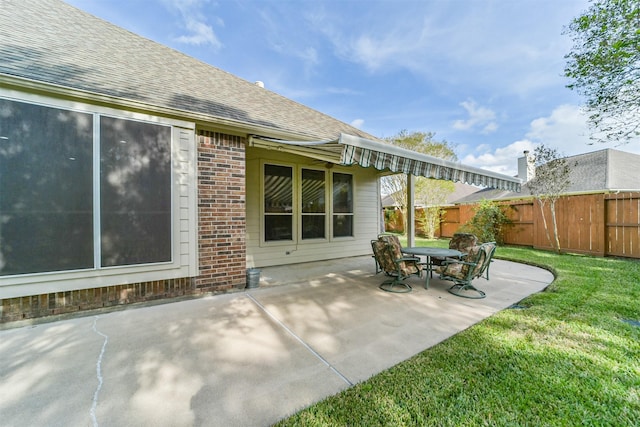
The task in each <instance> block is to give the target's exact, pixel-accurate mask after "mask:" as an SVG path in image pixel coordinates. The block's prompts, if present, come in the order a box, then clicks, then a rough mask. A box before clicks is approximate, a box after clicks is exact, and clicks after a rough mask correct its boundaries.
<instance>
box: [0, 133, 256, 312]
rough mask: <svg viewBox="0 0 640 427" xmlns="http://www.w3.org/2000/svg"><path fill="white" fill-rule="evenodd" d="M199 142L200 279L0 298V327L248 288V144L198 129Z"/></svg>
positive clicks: (240, 139) (172, 280) (160, 281)
mask: <svg viewBox="0 0 640 427" xmlns="http://www.w3.org/2000/svg"><path fill="white" fill-rule="evenodd" d="M196 144H197V147H198V219H199V224H198V252H199V276H198V277H187V278H181V279H170V280H159V281H154V282H146V283H134V284H126V285H117V286H107V287H103V288H95V289H83V290H77V291H69V292H56V293H49V294H44V295H33V296H27V297H20V298H9V299H4V300H0V323H5V322H12V321H16V320H24V319H31V318H36V317H44V316H51V315H59V314H66V313H73V312H79V311H83V310H91V309H96V308H104V307H112V306H117V305H123V304H131V303H135V302H144V301H153V300H159V299H163V298H175V297H179V296H186V295H198V294H203V293H210V292H227V291H230V290H233V289H242V288H244V287H245V284H246V244H245V233H246V212H245V200H246V199H245V194H246V193H245V191H246V188H245V140H244V139H243V138H241V137H236V136H229V135H224V134H220V133H215V132H208V131H200V132H199V134H198V135H197V136H196Z"/></svg>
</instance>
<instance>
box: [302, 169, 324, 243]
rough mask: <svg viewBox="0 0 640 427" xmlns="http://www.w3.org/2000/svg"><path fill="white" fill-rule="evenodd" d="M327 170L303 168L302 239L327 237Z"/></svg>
mask: <svg viewBox="0 0 640 427" xmlns="http://www.w3.org/2000/svg"><path fill="white" fill-rule="evenodd" d="M326 191H327V190H326V186H325V172H324V171H321V170H312V169H302V197H301V201H302V209H301V211H302V239H303V240H305V239H324V238H326V233H325V224H326V211H325V209H326V207H325V205H326V204H325V202H324V201H325V193H326Z"/></svg>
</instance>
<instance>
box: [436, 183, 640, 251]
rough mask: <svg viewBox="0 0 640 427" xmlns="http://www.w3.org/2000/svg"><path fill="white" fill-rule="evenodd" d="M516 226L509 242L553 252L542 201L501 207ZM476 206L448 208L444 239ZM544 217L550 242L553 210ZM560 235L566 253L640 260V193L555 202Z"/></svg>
mask: <svg viewBox="0 0 640 427" xmlns="http://www.w3.org/2000/svg"><path fill="white" fill-rule="evenodd" d="M501 204H502V205H503V206H505V213H506V214H507V216H508V217H509V219H510V220H511V221H512V224H511V225H509V226H508V227H507V231H506V233H505V235H504V242H505V243H506V244H510V245H522V246H532V247H534V248H537V249H547V250H551V249H552V246H551V245H550V244H549V240H548V239H547V235H546V232H545V227H544V222H543V219H542V214H541V211H540V205H539V203H538V201H535V200H533V199H527V200H511V201H508V202H501ZM475 206H476V205H457V206H450V207H445V208H443V209H444V210H445V214H444V217H443V222H442V223H441V226H440V236H441V237H451V236H453V233H455V232H456V231H457V230H458V228H459V227H460V226H462V225H463V224H465V223H467V222H468V221H469V220H470V219H471V218H472V217H473V215H474V214H475ZM545 206H546V211H545V215H546V218H547V225H548V227H549V232H550V233H551V238H552V239H553V225H552V223H551V213H550V210H549V204H548V203H547V204H546V205H545ZM556 215H557V220H558V235H559V239H560V247H561V249H562V250H563V251H566V252H574V253H583V254H589V255H595V256H619V257H627V258H640V192H624V193H599V194H581V195H569V196H564V197H561V198H560V199H559V200H558V201H557V202H556Z"/></svg>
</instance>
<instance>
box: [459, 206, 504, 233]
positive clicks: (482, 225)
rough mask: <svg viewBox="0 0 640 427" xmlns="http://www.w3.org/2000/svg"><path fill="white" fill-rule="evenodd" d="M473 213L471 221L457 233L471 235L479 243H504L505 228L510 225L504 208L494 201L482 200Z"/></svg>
mask: <svg viewBox="0 0 640 427" xmlns="http://www.w3.org/2000/svg"><path fill="white" fill-rule="evenodd" d="M475 212H476V213H475V215H474V216H473V218H471V221H469V222H468V223H466V224H465V225H463V226H462V227H460V229H459V231H461V232H465V233H473V234H475V235H476V236H478V239H480V241H481V242H497V243H498V244H502V243H504V236H503V232H504V229H505V226H506V225H508V224H511V220H510V219H509V218H508V217H507V215H506V214H505V212H504V208H503V207H502V206H500V205H499V204H498V203H496V202H494V201H491V200H483V201H481V202H480V204H478V206H477V207H476V208H475Z"/></svg>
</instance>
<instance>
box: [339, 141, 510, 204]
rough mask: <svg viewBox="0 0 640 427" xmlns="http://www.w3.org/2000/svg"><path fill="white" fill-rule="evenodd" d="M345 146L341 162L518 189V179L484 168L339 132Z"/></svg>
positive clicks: (493, 186) (492, 186)
mask: <svg viewBox="0 0 640 427" xmlns="http://www.w3.org/2000/svg"><path fill="white" fill-rule="evenodd" d="M338 142H339V143H340V144H342V145H343V146H344V149H343V151H342V159H341V160H340V163H341V164H343V165H353V164H358V165H360V166H362V167H365V168H366V167H374V168H376V169H378V170H387V169H388V170H390V171H391V172H397V173H406V174H411V175H415V176H424V177H426V178H434V179H444V180H447V181H454V182H464V183H466V184H470V185H478V186H480V187H491V188H497V189H500V190H508V191H518V192H519V191H520V183H521V181H520V179H518V178H514V177H511V176H507V175H503V174H500V173H497V172H492V171H488V170H485V169H480V168H475V167H472V166H466V165H463V164H462V163H457V162H452V161H449V160H444V159H439V158H437V157H433V156H429V155H426V154H422V153H417V152H415V151H411V150H407V149H404V148H400V147H397V146H395V145H391V144H384V143H381V142H376V141H370V140H367V139H363V138H359V137H355V136H351V135H346V134H342V135H340V139H339V141H338Z"/></svg>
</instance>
